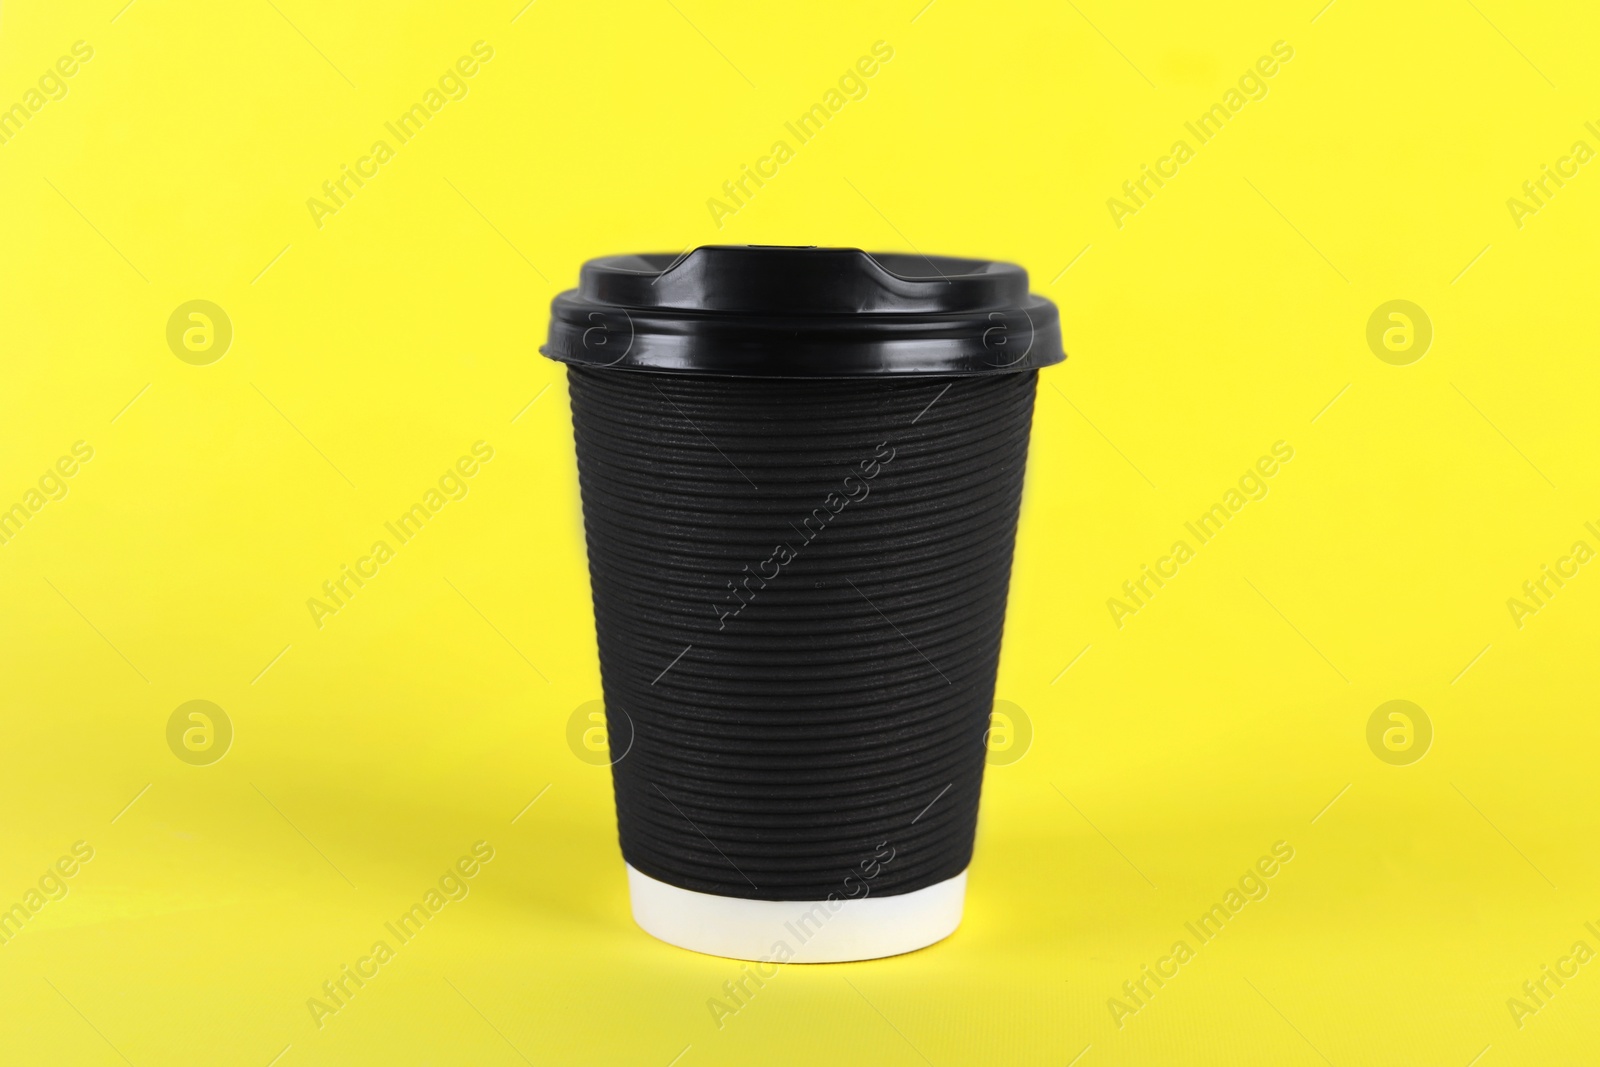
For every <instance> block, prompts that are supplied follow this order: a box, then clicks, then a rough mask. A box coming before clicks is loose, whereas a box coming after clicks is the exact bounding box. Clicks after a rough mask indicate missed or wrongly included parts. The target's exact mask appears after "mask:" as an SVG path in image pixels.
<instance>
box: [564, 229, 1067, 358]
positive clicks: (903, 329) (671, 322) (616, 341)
mask: <svg viewBox="0 0 1600 1067" xmlns="http://www.w3.org/2000/svg"><path fill="white" fill-rule="evenodd" d="M539 351H540V352H542V353H544V354H545V355H546V356H548V357H550V358H551V359H554V360H558V361H560V362H562V363H571V364H573V365H576V366H581V367H616V368H618V369H635V370H659V371H685V372H691V373H699V374H725V375H740V376H752V377H761V376H772V377H787V378H812V377H817V378H835V377H856V376H861V375H876V374H994V373H1002V372H1007V371H1024V370H1033V369H1036V368H1038V367H1047V366H1050V365H1051V364H1053V363H1059V362H1061V361H1062V360H1063V359H1065V358H1066V354H1065V353H1064V352H1063V351H1062V349H1061V322H1060V316H1059V315H1058V314H1057V312H1056V306H1055V305H1054V304H1052V303H1051V302H1050V301H1048V300H1046V299H1045V298H1044V297H1041V296H1034V295H1031V294H1030V293H1029V292H1028V272H1027V271H1025V270H1023V269H1022V268H1021V267H1019V266H1016V265H1015V264H1012V263H995V262H990V261H988V260H982V259H955V258H952V257H948V256H921V255H906V254H902V253H867V252H863V251H861V250H860V249H858V248H817V247H790V246H779V245H707V246H705V247H702V248H697V249H695V250H694V251H693V252H690V253H689V254H688V255H673V254H672V253H664V254H660V253H655V254H645V255H632V256H604V257H602V258H600V259H591V260H590V261H589V262H587V263H585V264H584V265H583V271H582V273H581V274H580V276H579V280H578V288H576V289H569V290H568V291H567V292H564V293H562V294H561V295H559V296H557V297H556V298H555V299H554V300H553V301H551V304H550V340H549V342H548V343H547V344H546V345H545V346H544V347H543V348H541V349H540V350H539Z"/></svg>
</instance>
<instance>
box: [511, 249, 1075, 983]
mask: <svg viewBox="0 0 1600 1067" xmlns="http://www.w3.org/2000/svg"><path fill="white" fill-rule="evenodd" d="M1027 286H1028V283H1027V274H1026V273H1025V272H1024V271H1023V270H1022V269H1021V268H1020V267H1016V266H1013V265H1010V264H1004V263H991V262H986V261H981V260H967V259H952V258H945V257H933V258H930V257H925V256H916V255H898V254H894V255H888V254H885V255H869V254H867V253H865V252H861V251H858V250H854V249H821V248H780V247H762V246H754V247H706V248H700V249H697V250H696V251H694V252H693V253H690V254H689V255H687V256H684V257H673V256H671V255H637V256H613V257H607V258H603V259H597V260H592V261H590V262H589V263H587V264H586V265H585V266H584V268H583V272H582V276H581V280H580V284H579V287H578V289H576V290H573V291H570V292H566V293H562V294H561V295H560V296H558V297H557V298H556V299H555V301H554V303H553V305H552V319H551V327H550V339H549V343H548V344H547V345H546V346H545V347H544V348H543V349H542V351H543V352H544V354H545V355H547V356H549V357H550V358H552V359H556V360H559V361H561V362H563V363H566V364H567V365H568V384H569V387H570V393H571V399H572V422H573V431H574V437H575V439H576V445H577V459H578V475H579V482H580V487H581V490H582V495H583V514H584V529H585V535H586V538H587V542H588V553H589V572H590V578H591V582H592V586H593V593H594V609H595V630H596V633H597V636H598V642H599V654H600V671H601V679H602V683H603V686H604V691H605V705H606V717H607V724H608V730H609V734H610V737H611V738H612V743H613V746H614V748H613V759H614V762H613V764H612V775H613V782H614V785H615V789H616V802H617V825H618V831H619V836H620V840H621V846H622V855H623V858H624V860H625V861H626V864H627V872H628V879H629V889H630V896H631V900H632V906H633V914H634V918H635V920H636V921H637V922H638V924H639V925H640V926H641V927H643V928H644V929H645V930H646V931H647V932H649V933H651V934H653V935H655V936H656V937H658V938H661V939H662V940H664V941H668V942H670V943H672V944H676V945H681V946H683V947H686V948H691V949H695V950H698V951H701V952H708V953H712V954H715V955H720V956H729V957H733V958H737V959H749V960H770V961H775V962H785V961H789V960H795V961H801V962H826V961H837V960H853V959H870V958H873V957H878V956H887V955H893V954H895V953H899V952H907V951H910V950H912V949H916V948H921V947H923V946H924V945H928V944H931V943H933V942H935V941H938V940H940V939H941V938H943V937H946V936H948V935H949V934H950V933H951V932H953V931H954V930H955V928H956V927H957V925H959V923H960V921H961V910H962V904H963V901H964V897H965V887H966V871H967V866H968V863H969V861H970V859H971V856H972V843H973V835H974V831H975V827H976V820H977V812H978V796H979V788H980V786H981V783H982V778H983V767H984V754H985V748H984V737H985V731H986V730H987V729H988V725H989V716H990V711H991V708H992V706H993V701H994V684H995V671H996V665H997V661H998V657H999V652H1000V637H1001V630H1002V625H1003V622H1004V617H1005V604H1006V592H1007V586H1008V584H1009V581H1010V574H1011V555H1012V545H1013V542H1014V539H1015V533H1016V524H1017V511H1018V506H1019V503H1020V499H1021V492H1022V478H1023V468H1024V465H1025V461H1026V458H1027V449H1028V433H1029V428H1030V424H1031V420H1032V412H1033V398H1034V388H1035V383H1036V379H1037V371H1038V368H1040V367H1042V366H1047V365H1050V364H1053V363H1057V362H1059V361H1060V360H1061V359H1063V358H1064V356H1063V353H1062V350H1061V336H1060V326H1059V320H1058V316H1057V312H1056V309H1055V307H1054V305H1052V304H1051V303H1050V302H1049V301H1047V300H1044V299H1042V298H1040V297H1035V296H1030V295H1029V293H1028V287H1027ZM623 739H626V744H625V745H624V744H622V743H620V742H621V741H622V740H623Z"/></svg>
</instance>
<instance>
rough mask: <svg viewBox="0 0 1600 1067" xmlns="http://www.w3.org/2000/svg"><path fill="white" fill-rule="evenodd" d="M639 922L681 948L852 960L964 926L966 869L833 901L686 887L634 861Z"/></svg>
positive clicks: (770, 958)
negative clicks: (905, 887)
mask: <svg viewBox="0 0 1600 1067" xmlns="http://www.w3.org/2000/svg"><path fill="white" fill-rule="evenodd" d="M626 866H627V868H628V896H629V900H630V902H631V904H632V908H633V921H634V922H635V923H637V924H638V925H639V927H640V929H642V930H644V932H645V933H647V934H649V935H651V936H652V937H655V938H657V939H658V940H661V941H665V942H667V943H668V944H669V945H676V946H678V947H679V948H686V949H691V950H693V951H695V952H703V953H705V954H707V955H710V956H723V957H726V958H728V959H736V960H749V961H753V962H771V963H845V962H849V961H853V960H871V959H880V958H882V957H884V956H898V955H900V954H901V953H905V952H914V951H916V950H917V949H919V948H926V947H927V946H929V945H931V944H934V943H935V942H937V941H942V940H944V939H945V938H947V937H949V936H950V935H951V934H953V933H954V932H955V930H956V927H958V926H960V925H961V911H962V906H963V904H964V903H965V900H966V890H967V872H966V871H965V870H963V871H962V872H961V873H960V874H958V875H956V876H954V877H953V878H947V879H945V880H944V881H942V882H936V883H934V884H933V885H930V886H927V887H925V888H922V889H917V890H913V891H912V892H910V893H898V894H895V895H893V896H870V895H869V896H864V897H860V898H856V899H851V898H847V897H839V898H835V899H833V900H750V899H747V898H744V897H724V896H718V895H715V894H712V893H701V892H697V891H695V890H692V889H683V888H680V887H678V886H675V885H669V884H668V883H666V882H663V881H660V880H658V879H656V878H652V877H651V876H649V875H648V874H645V873H644V872H643V871H640V870H638V869H636V868H635V867H634V866H633V865H632V864H626Z"/></svg>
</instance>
